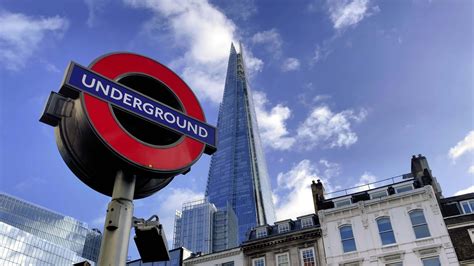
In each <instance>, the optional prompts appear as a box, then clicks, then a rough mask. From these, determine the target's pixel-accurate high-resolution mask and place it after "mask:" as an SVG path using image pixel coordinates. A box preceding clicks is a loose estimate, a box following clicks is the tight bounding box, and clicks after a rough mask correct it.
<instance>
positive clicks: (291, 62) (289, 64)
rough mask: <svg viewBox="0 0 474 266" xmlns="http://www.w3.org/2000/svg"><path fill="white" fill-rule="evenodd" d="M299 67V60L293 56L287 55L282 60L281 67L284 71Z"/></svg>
mask: <svg viewBox="0 0 474 266" xmlns="http://www.w3.org/2000/svg"><path fill="white" fill-rule="evenodd" d="M299 68H300V61H299V60H298V59H296V58H294V57H289V58H287V59H285V61H283V64H282V67H281V69H282V70H283V71H284V72H288V71H294V70H298V69H299Z"/></svg>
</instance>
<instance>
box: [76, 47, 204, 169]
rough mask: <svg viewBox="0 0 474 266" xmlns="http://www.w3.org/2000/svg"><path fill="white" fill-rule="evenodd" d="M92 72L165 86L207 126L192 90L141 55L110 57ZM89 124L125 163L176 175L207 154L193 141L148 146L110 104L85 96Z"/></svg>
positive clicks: (94, 65)
mask: <svg viewBox="0 0 474 266" xmlns="http://www.w3.org/2000/svg"><path fill="white" fill-rule="evenodd" d="M90 69H91V70H93V71H95V72H97V73H99V74H102V75H103V76H106V77H108V78H110V79H112V80H116V79H118V78H119V77H121V76H123V75H124V74H127V73H143V74H146V75H149V76H151V77H154V78H156V79H158V80H159V81H161V82H162V83H163V84H165V85H166V86H167V87H168V88H169V89H170V90H171V91H172V92H173V93H174V94H175V95H176V96H177V98H178V99H179V100H180V101H181V103H182V105H183V106H184V109H185V113H186V114H187V115H189V116H191V117H194V118H196V119H198V120H200V121H202V122H205V121H206V119H205V117H204V112H203V110H202V108H201V106H200V104H199V102H198V100H197V98H196V96H195V95H194V93H193V92H192V91H191V89H190V88H189V87H188V85H186V83H184V81H183V80H181V78H180V77H178V75H176V74H175V73H174V72H173V71H171V70H170V69H168V68H167V67H165V66H163V65H162V64H160V63H158V62H156V61H154V60H152V59H150V58H147V57H144V56H141V55H137V54H130V53H117V54H110V55H106V56H104V57H102V58H100V59H98V60H97V61H95V62H94V63H92V64H91V66H90ZM82 97H83V103H84V106H85V110H86V113H87V114H88V117H89V121H90V122H91V124H92V126H93V127H94V128H95V130H96V131H97V133H98V135H99V136H100V137H101V138H102V139H103V140H104V141H105V143H107V144H108V146H109V147H111V148H112V149H113V150H114V151H115V152H117V153H118V154H119V155H121V156H122V157H124V158H125V159H127V160H129V161H131V162H133V163H135V164H138V165H141V166H143V167H146V168H148V169H153V170H158V171H176V170H180V169H186V168H189V167H190V166H191V165H192V164H193V163H194V162H195V161H196V160H197V159H199V157H200V156H201V154H202V153H203V151H204V147H205V145H204V144H203V143H201V142H199V141H197V140H194V139H192V138H190V137H187V136H184V139H183V141H181V142H179V143H178V144H176V145H174V146H170V147H168V146H163V147H159V146H152V145H146V144H144V143H142V142H140V141H138V140H137V139H135V138H134V137H132V136H130V135H129V133H128V132H126V131H125V130H124V129H123V128H122V127H121V126H120V124H119V122H118V121H117V120H116V118H115V116H114V115H113V114H112V111H111V110H112V109H111V108H110V107H109V104H108V103H107V102H105V101H103V100H101V99H98V98H96V97H94V96H91V95H89V94H86V93H82Z"/></svg>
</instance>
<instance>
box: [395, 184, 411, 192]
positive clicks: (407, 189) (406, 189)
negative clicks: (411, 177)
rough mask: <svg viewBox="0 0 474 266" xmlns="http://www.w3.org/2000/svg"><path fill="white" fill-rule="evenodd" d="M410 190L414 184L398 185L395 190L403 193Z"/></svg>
mask: <svg viewBox="0 0 474 266" xmlns="http://www.w3.org/2000/svg"><path fill="white" fill-rule="evenodd" d="M410 190H413V186H412V185H408V186H401V187H396V188H395V191H397V193H402V192H405V191H410Z"/></svg>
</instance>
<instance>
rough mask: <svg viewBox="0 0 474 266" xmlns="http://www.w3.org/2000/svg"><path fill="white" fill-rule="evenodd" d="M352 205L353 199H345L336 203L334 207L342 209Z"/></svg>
mask: <svg viewBox="0 0 474 266" xmlns="http://www.w3.org/2000/svg"><path fill="white" fill-rule="evenodd" d="M351 204H352V199H351V198H344V199H339V200H335V201H334V207H336V208H340V207H344V206H349V205H351Z"/></svg>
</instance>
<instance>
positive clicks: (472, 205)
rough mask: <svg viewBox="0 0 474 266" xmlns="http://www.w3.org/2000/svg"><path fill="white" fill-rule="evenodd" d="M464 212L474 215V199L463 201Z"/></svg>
mask: <svg viewBox="0 0 474 266" xmlns="http://www.w3.org/2000/svg"><path fill="white" fill-rule="evenodd" d="M461 206H462V211H463V212H464V213H466V214H467V213H473V212H474V199H472V200H466V201H461Z"/></svg>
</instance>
